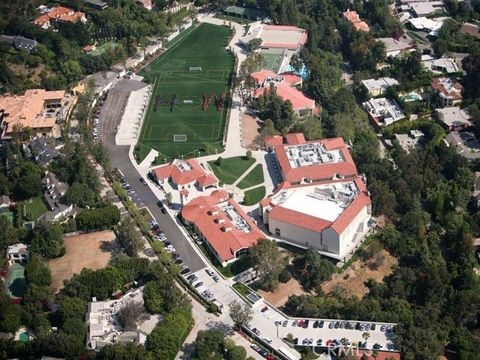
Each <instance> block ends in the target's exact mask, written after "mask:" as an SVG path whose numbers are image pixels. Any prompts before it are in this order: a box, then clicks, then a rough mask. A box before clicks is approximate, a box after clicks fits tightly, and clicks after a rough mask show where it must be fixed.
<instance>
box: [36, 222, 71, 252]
mask: <svg viewBox="0 0 480 360" xmlns="http://www.w3.org/2000/svg"><path fill="white" fill-rule="evenodd" d="M30 250H31V251H32V252H33V253H37V254H39V255H41V256H42V257H43V258H45V259H53V258H56V257H59V256H63V254H65V245H64V241H63V235H62V230H61V228H60V226H58V225H50V224H48V223H47V222H45V221H40V222H38V223H37V225H36V226H35V228H34V229H33V238H32V245H31V247H30Z"/></svg>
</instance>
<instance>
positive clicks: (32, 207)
mask: <svg viewBox="0 0 480 360" xmlns="http://www.w3.org/2000/svg"><path fill="white" fill-rule="evenodd" d="M24 205H25V217H26V218H27V219H30V220H32V221H35V220H37V219H38V218H39V217H40V216H42V215H43V214H45V213H46V212H47V211H48V208H47V205H45V202H44V201H43V197H42V195H39V196H36V197H34V198H32V199H30V201H28V202H25V204H24Z"/></svg>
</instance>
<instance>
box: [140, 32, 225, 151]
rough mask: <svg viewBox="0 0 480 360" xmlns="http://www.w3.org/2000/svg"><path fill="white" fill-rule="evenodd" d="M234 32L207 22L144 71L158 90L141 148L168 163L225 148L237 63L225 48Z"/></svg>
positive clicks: (188, 34)
mask: <svg viewBox="0 0 480 360" xmlns="http://www.w3.org/2000/svg"><path fill="white" fill-rule="evenodd" d="M230 34H231V29H229V28H227V27H225V26H217V25H211V24H202V25H200V26H198V27H196V28H195V29H193V30H192V31H191V32H188V33H187V34H186V35H184V36H182V37H181V38H180V39H179V40H178V41H176V42H175V43H174V44H173V45H172V44H170V46H169V49H168V51H167V52H165V53H164V54H162V56H161V57H160V58H159V59H158V60H156V61H155V62H153V63H152V64H150V65H148V66H146V67H145V68H144V69H143V71H142V75H144V76H146V77H147V78H148V79H149V80H150V81H151V82H152V83H154V91H153V95H152V99H151V101H150V105H149V108H148V110H147V114H146V118H145V122H144V125H143V128H142V131H141V134H140V138H139V142H138V143H139V144H143V145H145V146H147V147H150V148H152V149H155V150H157V151H158V152H159V153H160V154H161V155H163V156H164V157H166V158H167V159H168V160H171V159H173V158H179V157H182V156H183V157H191V156H199V154H198V153H199V152H201V153H202V155H205V154H208V153H214V152H215V150H217V151H221V150H222V139H223V133H224V130H225V119H226V115H227V113H228V109H227V108H228V103H229V101H228V99H229V97H230V88H231V77H232V73H233V64H234V57H233V55H232V54H231V53H230V52H228V51H227V49H226V48H225V46H226V44H227V42H228V40H229V38H230ZM191 69H192V70H191ZM205 103H206V104H208V106H207V107H205V110H203V108H204V104H205ZM174 135H181V136H176V137H175V136H174ZM174 138H175V139H174Z"/></svg>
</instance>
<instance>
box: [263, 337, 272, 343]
mask: <svg viewBox="0 0 480 360" xmlns="http://www.w3.org/2000/svg"><path fill="white" fill-rule="evenodd" d="M262 340H263V341H265V342H266V343H268V344H271V343H272V339H270V338H268V337H263V338H262Z"/></svg>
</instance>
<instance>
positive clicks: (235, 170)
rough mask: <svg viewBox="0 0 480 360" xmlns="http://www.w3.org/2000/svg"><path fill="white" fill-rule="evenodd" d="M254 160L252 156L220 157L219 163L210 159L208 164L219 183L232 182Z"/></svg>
mask: <svg viewBox="0 0 480 360" xmlns="http://www.w3.org/2000/svg"><path fill="white" fill-rule="evenodd" d="M254 162H255V159H254V158H246V157H245V156H236V157H231V158H227V159H222V162H221V163H220V164H218V163H217V160H214V161H210V162H209V163H208V164H209V165H210V167H211V168H212V171H213V172H214V173H215V175H216V176H217V178H218V180H220V182H221V183H224V184H233V183H234V182H235V181H236V180H238V178H239V177H240V176H241V175H242V174H243V173H244V172H245V171H246V170H247V169H248V168H249V167H250V166H252V165H253V163H254Z"/></svg>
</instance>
